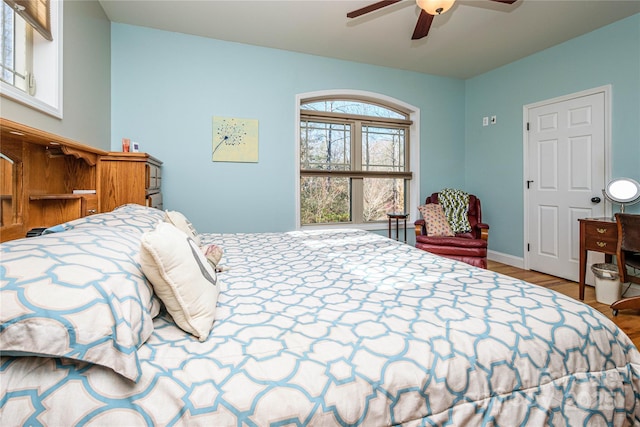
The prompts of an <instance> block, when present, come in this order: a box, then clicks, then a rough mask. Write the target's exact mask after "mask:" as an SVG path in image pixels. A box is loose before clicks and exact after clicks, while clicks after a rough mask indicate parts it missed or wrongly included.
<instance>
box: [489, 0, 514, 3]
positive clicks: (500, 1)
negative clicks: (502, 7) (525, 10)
mask: <svg viewBox="0 0 640 427" xmlns="http://www.w3.org/2000/svg"><path fill="white" fill-rule="evenodd" d="M491 1H497V2H499V3H507V4H514V3H515V2H516V0H491Z"/></svg>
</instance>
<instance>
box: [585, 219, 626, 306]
mask: <svg viewBox="0 0 640 427" xmlns="http://www.w3.org/2000/svg"><path fill="white" fill-rule="evenodd" d="M578 221H580V282H579V285H580V299H581V300H584V280H585V276H586V274H587V251H594V252H601V253H604V254H605V256H604V259H605V262H608V263H609V262H611V258H612V257H611V256H612V255H615V253H616V247H617V245H618V227H617V226H616V222H615V221H614V220H612V219H611V218H583V219H579V220H578Z"/></svg>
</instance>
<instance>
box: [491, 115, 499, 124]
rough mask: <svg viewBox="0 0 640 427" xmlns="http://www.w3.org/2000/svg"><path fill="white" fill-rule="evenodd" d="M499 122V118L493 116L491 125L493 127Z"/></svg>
mask: <svg viewBox="0 0 640 427" xmlns="http://www.w3.org/2000/svg"><path fill="white" fill-rule="evenodd" d="M497 121H498V118H497V117H496V116H491V124H492V125H495V124H496V122H497Z"/></svg>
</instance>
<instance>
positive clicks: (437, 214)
mask: <svg viewBox="0 0 640 427" xmlns="http://www.w3.org/2000/svg"><path fill="white" fill-rule="evenodd" d="M418 210H419V211H420V213H421V214H422V217H423V218H424V222H425V225H426V228H427V236H449V237H451V236H454V234H453V232H452V231H451V227H450V226H449V222H448V221H447V217H445V215H444V210H443V209H442V206H441V205H439V204H437V203H429V204H428V205H421V206H418Z"/></svg>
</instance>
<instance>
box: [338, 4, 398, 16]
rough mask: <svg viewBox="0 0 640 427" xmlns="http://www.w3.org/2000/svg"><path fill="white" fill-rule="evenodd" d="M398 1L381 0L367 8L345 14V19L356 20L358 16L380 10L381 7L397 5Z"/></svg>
mask: <svg viewBox="0 0 640 427" xmlns="http://www.w3.org/2000/svg"><path fill="white" fill-rule="evenodd" d="M399 1H400V0H383V1H379V2H377V3H373V4H370V5H369V6H365V7H363V8H361V9H358V10H354V11H353V12H349V13H347V18H357V17H358V16H361V15H364V14H365V13H369V12H373V11H374V10H378V9H382V8H383V7H386V6H390V5H392V4H394V3H398V2H399Z"/></svg>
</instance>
